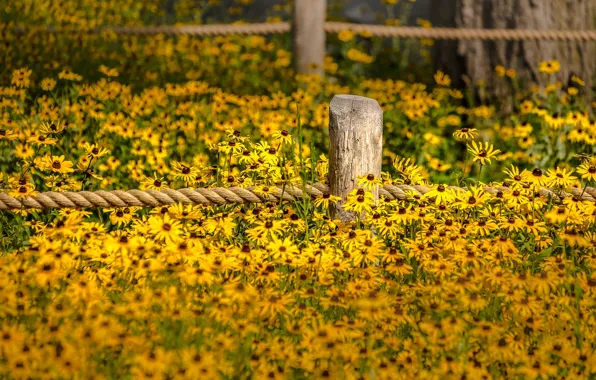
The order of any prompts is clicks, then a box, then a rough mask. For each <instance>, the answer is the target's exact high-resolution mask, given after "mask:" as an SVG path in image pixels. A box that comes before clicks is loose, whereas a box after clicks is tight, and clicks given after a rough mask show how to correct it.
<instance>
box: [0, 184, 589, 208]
mask: <svg viewBox="0 0 596 380" xmlns="http://www.w3.org/2000/svg"><path fill="white" fill-rule="evenodd" d="M449 188H450V189H453V190H455V191H465V189H463V188H460V187H455V186H450V187H449ZM431 189H432V188H430V187H427V186H421V185H413V186H411V185H391V184H385V185H383V187H382V188H380V189H379V195H380V196H381V197H384V198H385V199H387V200H402V201H406V200H411V199H412V198H414V199H415V198H419V197H420V196H422V195H424V194H425V193H427V192H428V191H430V190H431ZM304 190H305V191H302V187H296V186H284V187H281V186H276V187H271V188H269V189H268V191H267V194H263V193H262V191H261V192H255V190H254V188H241V187H227V188H224V187H217V188H209V189H179V190H172V189H166V190H128V191H121V190H111V191H104V190H98V191H93V192H91V191H79V192H64V193H58V192H53V191H49V192H44V193H39V194H37V195H36V196H33V197H25V198H13V197H11V196H9V195H7V194H5V193H0V211H5V210H16V209H54V208H94V207H107V208H110V207H129V206H139V207H160V206H167V205H172V204H175V203H182V204H185V205H191V204H196V205H208V206H216V205H223V204H244V203H262V202H270V201H273V202H278V201H279V200H280V199H283V200H284V201H290V202H291V201H296V200H299V199H302V198H304V197H322V196H324V195H325V194H329V187H328V186H327V185H326V184H323V183H316V184H313V185H305V188H304ZM509 190H511V189H510V188H508V187H490V186H486V187H484V191H486V192H487V193H490V194H492V195H495V196H496V197H499V196H500V195H502V193H504V192H506V191H509ZM539 194H540V195H542V196H545V197H550V198H551V199H552V200H553V201H554V202H560V201H561V199H562V198H567V197H574V198H575V199H577V200H581V201H590V202H596V188H593V187H587V188H585V189H577V188H572V189H569V190H568V192H554V191H552V190H549V189H544V188H543V189H540V191H539Z"/></svg>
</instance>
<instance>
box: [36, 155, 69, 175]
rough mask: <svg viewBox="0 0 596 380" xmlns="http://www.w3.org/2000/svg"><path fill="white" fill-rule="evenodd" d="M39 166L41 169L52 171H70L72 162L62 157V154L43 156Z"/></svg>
mask: <svg viewBox="0 0 596 380" xmlns="http://www.w3.org/2000/svg"><path fill="white" fill-rule="evenodd" d="M41 167H42V168H43V170H51V171H52V172H54V173H72V172H74V169H73V168H72V162H71V161H68V160H66V159H65V158H64V156H45V157H44V160H43V161H42V165H41Z"/></svg>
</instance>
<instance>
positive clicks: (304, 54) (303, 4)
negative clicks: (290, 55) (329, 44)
mask: <svg viewBox="0 0 596 380" xmlns="http://www.w3.org/2000/svg"><path fill="white" fill-rule="evenodd" d="M326 10H327V0H295V5H294V23H293V25H292V30H293V39H294V61H295V66H296V71H297V72H298V73H299V74H319V75H323V73H324V70H323V63H324V61H325V12H326Z"/></svg>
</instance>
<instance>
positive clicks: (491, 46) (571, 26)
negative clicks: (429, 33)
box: [433, 0, 596, 96]
mask: <svg viewBox="0 0 596 380" xmlns="http://www.w3.org/2000/svg"><path fill="white" fill-rule="evenodd" d="M433 1H434V4H433V5H436V6H437V9H438V10H439V12H437V13H443V12H440V9H443V10H446V9H447V7H449V6H451V7H453V8H454V9H455V20H454V22H452V25H440V24H436V25H437V26H453V25H454V26H456V27H458V28H485V29H501V28H502V29H554V30H590V29H595V28H596V17H595V16H596V13H595V12H596V0H484V1H482V0H451V1H445V0H433ZM451 12H453V11H451ZM434 19H435V20H438V21H439V22H443V23H449V20H447V21H445V20H443V21H441V19H440V17H436V16H435V17H434ZM448 44H449V42H448V41H446V43H442V42H438V44H437V45H438V46H437V49H438V51H439V53H441V50H442V52H443V53H446V54H444V55H442V56H439V57H438V60H437V64H438V66H439V67H440V68H442V69H443V70H444V71H447V72H448V73H450V74H452V76H453V77H454V79H456V80H457V79H459V78H457V76H458V74H459V75H460V74H461V73H458V72H457V70H458V66H459V67H461V65H457V61H455V60H457V59H463V63H464V69H463V71H464V72H465V75H467V76H468V77H469V78H470V80H471V81H472V82H474V83H477V82H478V81H482V82H484V85H485V88H486V90H487V92H488V93H489V94H493V95H500V94H503V93H506V92H507V91H508V89H507V86H508V84H507V81H503V80H502V79H501V78H497V77H496V76H495V67H496V66H497V65H502V66H504V67H505V68H508V69H509V68H512V69H515V70H516V71H517V75H518V77H521V78H527V79H528V80H529V82H531V83H535V84H538V85H543V84H544V83H546V82H547V81H548V80H552V77H547V76H545V75H543V74H541V73H540V72H539V71H538V65H539V63H540V62H541V61H546V60H551V59H556V60H558V61H559V62H560V63H561V70H560V72H559V73H557V74H556V76H555V78H556V79H557V80H560V81H561V82H562V83H563V84H566V83H567V82H568V80H569V78H570V76H571V75H577V76H579V77H580V78H581V79H583V80H584V81H585V82H586V91H585V94H586V95H588V96H590V95H591V91H590V90H589V89H591V88H592V85H593V79H594V78H593V77H594V74H595V73H596V59H595V57H596V42H594V41H590V42H575V41H544V40H539V41H479V40H461V41H458V42H457V43H456V45H457V50H456V53H455V51H454V49H453V47H454V46H453V45H451V46H446V45H448ZM449 66H452V67H451V68H450V67H449Z"/></svg>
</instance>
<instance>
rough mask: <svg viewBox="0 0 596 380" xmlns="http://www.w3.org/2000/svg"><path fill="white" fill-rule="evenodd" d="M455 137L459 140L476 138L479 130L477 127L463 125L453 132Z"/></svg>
mask: <svg viewBox="0 0 596 380" xmlns="http://www.w3.org/2000/svg"><path fill="white" fill-rule="evenodd" d="M453 137H455V138H456V139H458V140H464V141H466V140H474V139H475V138H476V137H478V130H477V129H476V128H468V127H463V128H461V129H458V130H457V131H455V132H453Z"/></svg>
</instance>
